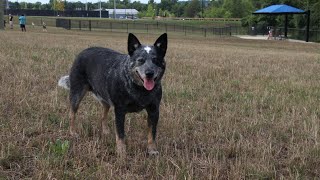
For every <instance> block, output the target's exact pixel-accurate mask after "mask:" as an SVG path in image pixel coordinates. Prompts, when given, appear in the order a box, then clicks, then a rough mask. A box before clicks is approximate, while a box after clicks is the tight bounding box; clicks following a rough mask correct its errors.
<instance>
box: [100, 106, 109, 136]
mask: <svg viewBox="0 0 320 180" xmlns="http://www.w3.org/2000/svg"><path fill="white" fill-rule="evenodd" d="M102 106H103V116H102V118H101V120H100V123H101V133H102V134H103V135H107V134H109V128H108V125H107V118H108V112H109V109H110V106H109V105H108V104H106V103H102Z"/></svg>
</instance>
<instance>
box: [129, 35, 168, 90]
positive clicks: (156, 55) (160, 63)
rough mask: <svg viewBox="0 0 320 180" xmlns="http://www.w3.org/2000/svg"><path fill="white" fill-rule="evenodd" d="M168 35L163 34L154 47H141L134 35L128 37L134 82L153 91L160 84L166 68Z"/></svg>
mask: <svg viewBox="0 0 320 180" xmlns="http://www.w3.org/2000/svg"><path fill="white" fill-rule="evenodd" d="M167 44H168V38H167V34H166V33H164V34H162V35H161V36H160V37H159V38H158V39H157V40H156V42H155V43H154V45H152V46H145V45H141V44H140V42H139V40H138V39H137V37H136V36H134V35H133V34H131V33H130V34H129V37H128V52H129V56H130V68H131V72H132V74H133V82H134V83H136V84H137V85H139V86H143V87H144V88H145V89H146V90H148V91H151V90H153V88H154V87H155V86H156V84H158V83H159V82H160V80H161V78H162V76H163V73H164V71H165V68H166V63H165V60H164V56H165V55H166V51H167Z"/></svg>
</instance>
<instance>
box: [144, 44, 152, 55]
mask: <svg viewBox="0 0 320 180" xmlns="http://www.w3.org/2000/svg"><path fill="white" fill-rule="evenodd" d="M144 50H146V51H147V53H148V54H149V52H150V51H151V48H150V47H149V46H147V47H145V48H144Z"/></svg>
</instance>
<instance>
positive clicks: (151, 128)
mask: <svg viewBox="0 0 320 180" xmlns="http://www.w3.org/2000/svg"><path fill="white" fill-rule="evenodd" d="M146 110H147V113H148V147H147V148H148V154H149V155H158V154H159V152H158V151H157V146H156V142H155V141H156V134H157V125H158V120H159V106H157V105H151V106H149V107H147V109H146Z"/></svg>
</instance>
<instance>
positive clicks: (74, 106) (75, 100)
mask: <svg viewBox="0 0 320 180" xmlns="http://www.w3.org/2000/svg"><path fill="white" fill-rule="evenodd" d="M87 91H88V86H86V85H82V86H79V85H78V86H76V87H71V89H70V97H69V98H70V104H71V108H70V134H71V135H72V136H78V134H77V132H76V127H75V119H76V113H77V111H78V108H79V104H80V102H81V100H82V99H83V97H84V96H85V95H86V93H87Z"/></svg>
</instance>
